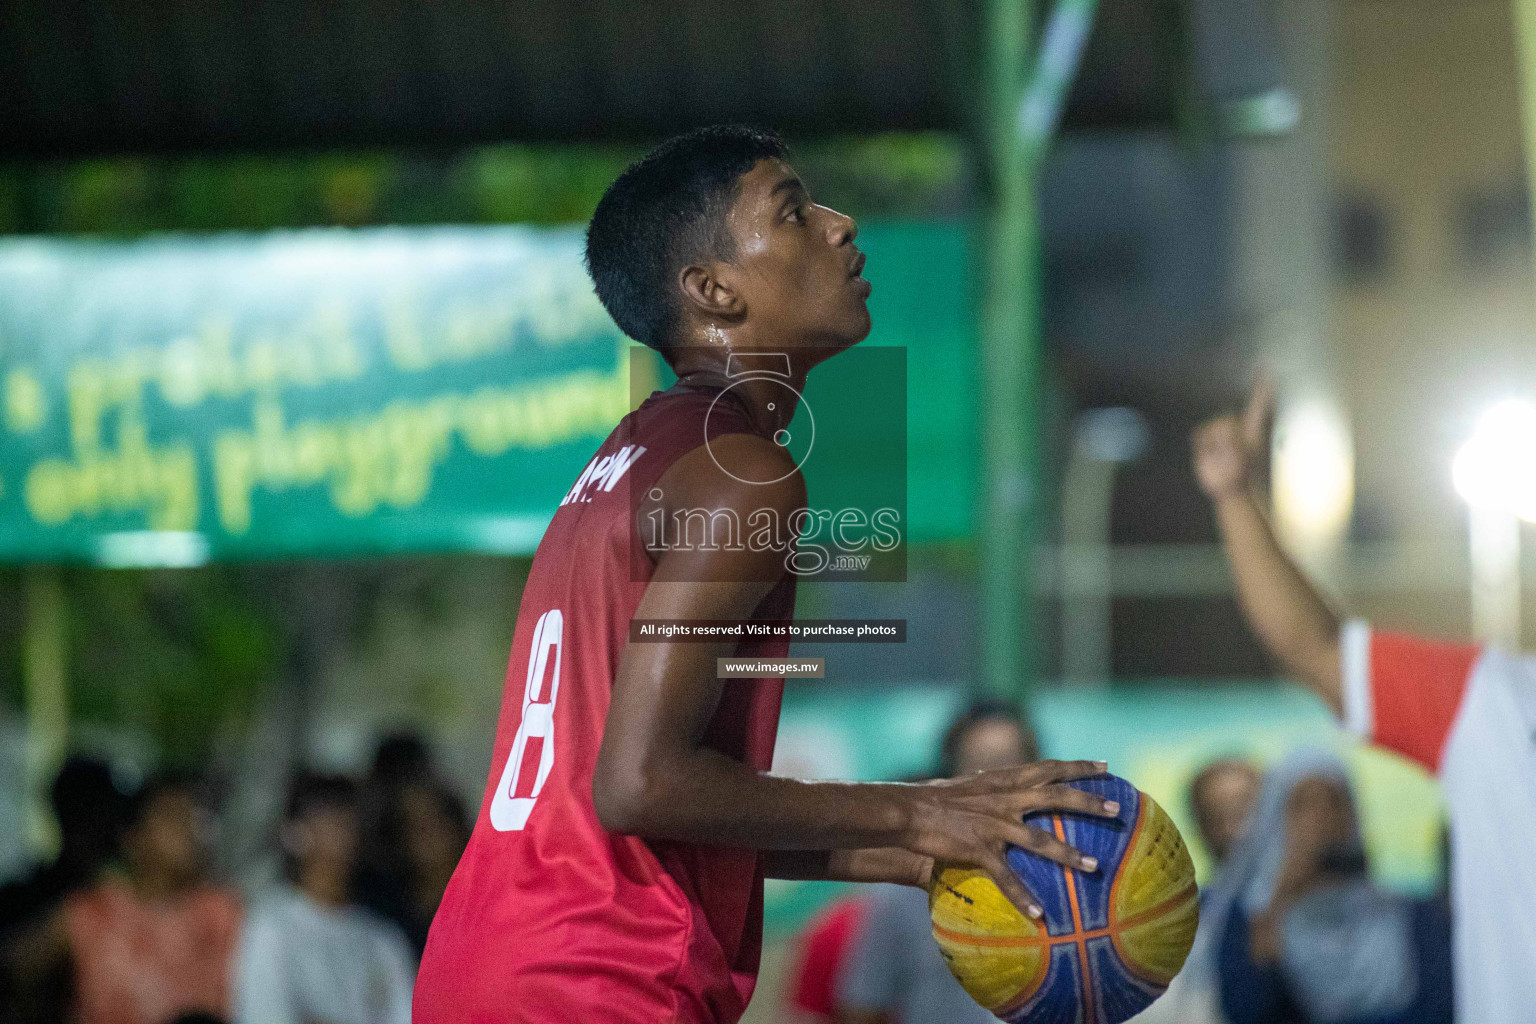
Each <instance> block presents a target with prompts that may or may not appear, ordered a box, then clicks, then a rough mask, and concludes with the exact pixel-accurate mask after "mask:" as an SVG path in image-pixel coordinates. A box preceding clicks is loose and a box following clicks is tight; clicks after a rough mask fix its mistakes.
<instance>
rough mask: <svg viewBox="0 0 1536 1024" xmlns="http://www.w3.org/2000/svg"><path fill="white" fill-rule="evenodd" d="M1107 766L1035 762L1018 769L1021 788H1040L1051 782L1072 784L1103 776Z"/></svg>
mask: <svg viewBox="0 0 1536 1024" xmlns="http://www.w3.org/2000/svg"><path fill="white" fill-rule="evenodd" d="M1108 768H1109V765H1108V764H1106V763H1105V762H1103V761H1036V762H1035V763H1034V764H1031V765H1025V766H1024V767H1023V768H1020V769H1019V776H1018V781H1019V785H1021V786H1040V785H1044V784H1046V783H1051V782H1072V781H1074V780H1076V779H1091V778H1093V777H1094V776H1095V775H1103V774H1104V772H1105V770H1106V769H1108Z"/></svg>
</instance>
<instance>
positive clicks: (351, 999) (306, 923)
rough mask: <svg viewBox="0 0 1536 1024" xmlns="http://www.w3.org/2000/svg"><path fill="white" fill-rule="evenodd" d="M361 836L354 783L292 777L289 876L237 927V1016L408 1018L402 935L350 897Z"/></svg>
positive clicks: (306, 1020)
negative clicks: (242, 928)
mask: <svg viewBox="0 0 1536 1024" xmlns="http://www.w3.org/2000/svg"><path fill="white" fill-rule="evenodd" d="M358 839H359V837H358V816H357V788H356V787H355V786H354V785H353V784H352V783H351V782H349V781H348V780H346V779H343V778H339V777H336V776H325V775H307V776H301V777H300V778H299V779H297V780H296V781H295V782H294V784H293V787H292V790H291V791H290V793H289V796H288V805H287V810H286V813H285V814H284V819H283V832H282V846H283V860H284V867H285V870H286V873H287V876H288V882H289V884H288V885H287V886H285V887H284V888H283V889H282V890H281V891H279V892H276V893H273V894H271V895H269V896H268V897H266V898H264V899H263V900H261V901H260V902H259V903H258V904H257V905H256V907H255V908H253V910H252V912H251V915H250V920H249V923H248V924H247V926H246V929H245V932H244V934H243V935H242V936H241V940H240V948H239V955H238V966H237V973H236V981H235V1021H236V1022H237V1024H313V1022H316V1021H323V1022H325V1024H410V1019H411V986H412V982H413V980H414V978H415V974H416V966H415V960H414V958H413V957H412V955H411V951H410V947H409V946H408V945H407V943H406V940H405V936H404V935H403V934H402V933H401V932H400V929H399V928H397V927H395V926H394V925H392V924H389V923H387V922H385V921H383V920H381V919H379V918H377V917H375V916H374V915H372V914H370V913H369V912H367V911H366V910H363V909H361V908H360V907H356V906H353V905H352V903H351V886H352V874H353V870H354V869H355V867H356V864H357V850H358Z"/></svg>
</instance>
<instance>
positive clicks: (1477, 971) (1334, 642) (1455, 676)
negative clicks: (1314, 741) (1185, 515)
mask: <svg viewBox="0 0 1536 1024" xmlns="http://www.w3.org/2000/svg"><path fill="white" fill-rule="evenodd" d="M1273 414H1274V395H1273V393H1272V392H1271V391H1270V389H1268V388H1266V387H1259V388H1257V389H1255V391H1254V394H1253V397H1252V398H1251V399H1250V401H1249V403H1248V408H1247V410H1246V411H1245V412H1244V413H1243V415H1241V416H1221V417H1217V418H1216V419H1214V420H1211V421H1210V422H1209V423H1206V424H1205V425H1204V426H1202V427H1201V428H1200V429H1199V431H1197V432H1196V434H1195V437H1194V459H1195V474H1196V476H1197V477H1198V479H1199V482H1200V486H1201V488H1202V489H1203V490H1204V491H1205V493H1206V495H1207V496H1208V497H1209V498H1210V499H1211V504H1212V507H1213V509H1214V511H1215V514H1216V523H1217V526H1218V528H1219V529H1220V531H1221V536H1222V541H1223V543H1224V545H1225V548H1226V552H1227V559H1228V561H1229V562H1230V563H1231V566H1232V576H1233V578H1234V579H1235V580H1236V581H1237V590H1238V598H1239V600H1240V602H1241V604H1242V607H1243V611H1244V613H1245V614H1246V615H1247V617H1248V621H1249V623H1250V624H1251V625H1252V626H1253V629H1254V632H1255V633H1257V634H1258V636H1259V639H1260V640H1262V641H1263V642H1264V645H1265V646H1266V647H1267V648H1268V649H1269V650H1270V652H1271V653H1272V654H1274V656H1275V657H1277V658H1278V659H1280V660H1281V661H1282V662H1283V663H1284V664H1285V666H1286V668H1287V669H1288V670H1289V671H1290V672H1292V673H1294V675H1295V677H1296V678H1297V679H1298V680H1299V681H1301V682H1304V683H1306V684H1307V685H1308V686H1309V687H1311V688H1312V690H1313V691H1314V692H1315V693H1316V694H1317V695H1318V696H1319V697H1320V698H1321V699H1322V700H1323V701H1324V702H1325V703H1326V704H1327V705H1328V707H1329V708H1330V709H1331V710H1332V711H1333V712H1334V713H1335V714H1336V715H1338V716H1339V718H1340V719H1341V720H1342V721H1343V723H1344V725H1345V726H1346V727H1347V728H1349V729H1350V730H1351V731H1353V732H1355V733H1358V734H1359V735H1361V736H1362V737H1364V738H1366V739H1369V740H1371V741H1372V742H1375V743H1379V744H1381V745H1382V746H1385V747H1387V748H1389V749H1391V750H1395V751H1397V752H1398V753H1399V754H1402V755H1404V756H1406V757H1410V758H1412V759H1413V760H1415V761H1417V762H1419V764H1421V765H1423V766H1424V767H1425V768H1427V769H1428V770H1430V771H1432V772H1434V773H1435V774H1436V775H1437V776H1438V777H1439V780H1440V784H1441V788H1442V790H1443V793H1444V797H1445V807H1446V814H1447V816H1448V817H1449V818H1450V825H1451V841H1452V845H1453V851H1452V856H1451V859H1450V863H1451V894H1452V902H1453V903H1454V907H1455V914H1454V927H1455V950H1456V982H1457V984H1456V999H1457V1007H1456V1009H1457V1017H1458V1018H1459V1019H1460V1020H1462V1021H1464V1022H1467V1024H1529V1022H1530V1021H1531V1019H1532V1015H1533V1011H1532V1008H1533V1007H1536V970H1532V969H1531V966H1530V964H1531V960H1532V958H1531V956H1530V953H1529V950H1530V948H1531V945H1532V936H1536V867H1533V865H1536V860H1533V859H1532V857H1531V846H1532V843H1533V841H1536V747H1533V745H1532V743H1531V737H1532V736H1533V735H1536V657H1533V656H1532V655H1530V654H1525V655H1521V654H1516V653H1514V652H1510V651H1504V650H1500V649H1497V648H1494V649H1491V650H1483V649H1481V648H1480V647H1478V646H1476V645H1472V644H1456V643H1443V642H1436V641H1431V640H1425V639H1422V638H1419V637H1413V636H1404V635H1400V634H1392V633H1385V632H1377V631H1376V630H1374V629H1372V628H1371V627H1370V626H1369V625H1368V624H1367V623H1365V622H1362V621H1358V620H1357V621H1353V622H1348V623H1341V622H1340V620H1339V617H1338V616H1337V615H1336V614H1335V613H1334V611H1333V609H1332V608H1331V607H1329V605H1328V602H1327V601H1326V600H1324V598H1323V596H1322V595H1321V594H1320V593H1318V591H1317V589H1316V588H1315V587H1314V586H1313V585H1312V583H1311V581H1310V580H1308V579H1307V576H1306V574H1305V573H1303V572H1302V570H1301V568H1300V567H1299V566H1298V565H1297V564H1296V563H1295V562H1294V561H1293V560H1292V559H1291V557H1290V556H1289V555H1288V554H1287V553H1286V551H1285V549H1284V547H1282V546H1281V544H1280V541H1279V538H1277V537H1276V536H1275V532H1274V530H1273V528H1272V526H1271V524H1270V521H1269V516H1268V515H1267V513H1266V510H1265V508H1264V502H1263V497H1262V495H1261V493H1260V491H1259V487H1258V481H1259V480H1260V478H1261V477H1262V475H1263V468H1264V464H1265V460H1266V459H1267V458H1268V456H1269V452H1270V447H1271V445H1270V441H1271V436H1270V435H1271V428H1272V425H1273V419H1274V416H1273ZM1516 950H1519V951H1521V952H1519V953H1515V952H1514V951H1516Z"/></svg>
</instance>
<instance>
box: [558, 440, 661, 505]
mask: <svg viewBox="0 0 1536 1024" xmlns="http://www.w3.org/2000/svg"><path fill="white" fill-rule="evenodd" d="M644 454H645V446H644V445H632V444H627V445H625V446H624V447H623V448H620V449H619V450H618V451H617V452H615V453H614V454H612V455H604V456H602V457H601V458H594V459H593V460H592V461H591V462H589V463H587V468H586V469H584V470H582V471H581V476H579V477H577V478H576V482H575V483H574V484H572V485H571V489H570V490H569V491H567V492H566V494H565V497H564V498H562V499H560V505H561V507H564V506H566V505H570V504H572V503H574V502H577V501H583V502H586V501H591V500H592V495H593V494H595V493H597V491H598V490H599V489H601V490H602V491H603V493H604V494H606V493H608V492H609V491H612V490H613V488H614V485H615V484H617V483H618V482H619V480H620V478H622V477H623V476H624V474H625V473H627V472H629V467H630V466H633V465H634V464H635V460H636V459H638V458H640V456H642V455H644Z"/></svg>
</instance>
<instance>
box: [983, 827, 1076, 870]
mask: <svg viewBox="0 0 1536 1024" xmlns="http://www.w3.org/2000/svg"><path fill="white" fill-rule="evenodd" d="M1005 837H1006V838H1007V840H1008V841H1009V842H1010V843H1012V844H1013V845H1014V846H1017V847H1018V848H1019V849H1021V850H1027V851H1028V852H1030V853H1033V854H1035V855H1036V856H1037V857H1044V858H1045V859H1046V860H1050V861H1055V862H1056V863H1057V864H1060V865H1061V866H1062V867H1067V868H1071V869H1072V870H1074V871H1097V870H1099V861H1098V859H1097V858H1095V857H1087V856H1084V855H1083V854H1082V853H1081V852H1079V851H1078V850H1074V849H1073V848H1072V847H1070V846H1068V845H1067V844H1066V843H1064V842H1062V841H1061V840H1060V839H1057V838H1056V837H1055V836H1053V835H1051V834H1050V833H1049V832H1046V831H1045V830H1043V829H1038V828H1033V827H1031V826H1029V825H1023V824H1020V825H1010V826H1008V830H1007V832H1006V836H1005Z"/></svg>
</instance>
